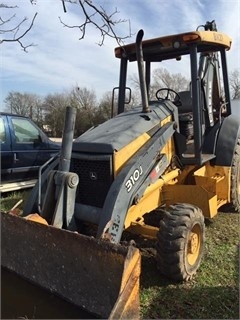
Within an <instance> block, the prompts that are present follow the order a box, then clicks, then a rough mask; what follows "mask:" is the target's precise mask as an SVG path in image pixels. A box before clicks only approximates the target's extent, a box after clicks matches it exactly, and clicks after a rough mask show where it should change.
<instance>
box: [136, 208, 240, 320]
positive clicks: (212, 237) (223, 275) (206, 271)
mask: <svg viewBox="0 0 240 320" xmlns="http://www.w3.org/2000/svg"><path fill="white" fill-rule="evenodd" d="M140 299H141V316H142V318H144V319H239V215H238V214H236V213H235V214H234V213H220V214H219V215H218V216H217V217H216V218H215V219H214V220H213V221H211V222H208V223H207V228H206V242H205V254H204V258H203V261H202V264H201V266H200V269H199V270H198V272H197V274H196V276H195V277H194V278H193V279H192V280H191V281H190V282H186V283H180V284H175V283H172V282H171V281H169V280H167V279H165V278H162V277H161V276H160V275H159V274H158V271H157V268H156V265H155V260H154V254H152V255H149V254H147V255H144V252H143V259H142V276H141V295H140Z"/></svg>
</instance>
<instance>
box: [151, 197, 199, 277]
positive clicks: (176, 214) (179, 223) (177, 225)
mask: <svg viewBox="0 0 240 320" xmlns="http://www.w3.org/2000/svg"><path fill="white" fill-rule="evenodd" d="M204 234H205V224H204V217H203V214H202V211H201V209H199V208H198V207H195V206H193V205H190V204H185V203H177V204H175V205H172V206H170V207H169V211H166V213H165V216H164V218H163V219H162V220H161V221H160V229H159V232H158V235H157V265H158V269H159V271H160V272H161V273H162V274H163V275H165V276H166V277H168V278H171V279H173V280H175V281H183V280H185V281H187V280H190V279H191V278H192V276H193V275H194V274H195V273H196V271H197V269H198V268H199V266H200V263H201V258H202V255H203V246H204Z"/></svg>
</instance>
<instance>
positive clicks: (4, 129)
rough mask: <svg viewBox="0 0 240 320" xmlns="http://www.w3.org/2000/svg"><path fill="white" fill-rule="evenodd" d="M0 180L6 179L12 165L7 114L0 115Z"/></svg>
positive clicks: (9, 174)
mask: <svg viewBox="0 0 240 320" xmlns="http://www.w3.org/2000/svg"><path fill="white" fill-rule="evenodd" d="M0 150H1V181H4V180H8V177H9V176H11V173H12V166H13V153H12V148H11V137H10V131H9V126H8V119H7V116H5V115H1V116H0Z"/></svg>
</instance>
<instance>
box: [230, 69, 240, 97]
mask: <svg viewBox="0 0 240 320" xmlns="http://www.w3.org/2000/svg"><path fill="white" fill-rule="evenodd" d="M229 85H230V90H231V96H232V99H240V72H239V70H234V71H232V72H231V73H230V75H229Z"/></svg>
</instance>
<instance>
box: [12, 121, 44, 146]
mask: <svg viewBox="0 0 240 320" xmlns="http://www.w3.org/2000/svg"><path fill="white" fill-rule="evenodd" d="M12 123H13V128H14V134H15V138H16V142H17V143H30V142H38V141H40V135H39V131H38V129H37V128H36V127H35V126H34V125H33V124H32V123H31V122H30V121H28V120H27V119H17V118H15V119H14V118H12Z"/></svg>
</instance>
